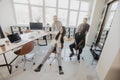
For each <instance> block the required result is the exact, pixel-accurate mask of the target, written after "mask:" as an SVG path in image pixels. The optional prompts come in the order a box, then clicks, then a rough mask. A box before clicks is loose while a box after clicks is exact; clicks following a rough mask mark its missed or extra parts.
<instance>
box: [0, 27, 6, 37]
mask: <svg viewBox="0 0 120 80" xmlns="http://www.w3.org/2000/svg"><path fill="white" fill-rule="evenodd" d="M1 38H5V36H4V34H3V31H2V28H1V26H0V39H1Z"/></svg>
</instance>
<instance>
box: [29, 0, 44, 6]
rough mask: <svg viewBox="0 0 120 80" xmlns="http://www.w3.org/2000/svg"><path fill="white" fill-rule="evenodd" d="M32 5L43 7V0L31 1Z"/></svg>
mask: <svg viewBox="0 0 120 80" xmlns="http://www.w3.org/2000/svg"><path fill="white" fill-rule="evenodd" d="M30 4H33V5H43V0H30Z"/></svg>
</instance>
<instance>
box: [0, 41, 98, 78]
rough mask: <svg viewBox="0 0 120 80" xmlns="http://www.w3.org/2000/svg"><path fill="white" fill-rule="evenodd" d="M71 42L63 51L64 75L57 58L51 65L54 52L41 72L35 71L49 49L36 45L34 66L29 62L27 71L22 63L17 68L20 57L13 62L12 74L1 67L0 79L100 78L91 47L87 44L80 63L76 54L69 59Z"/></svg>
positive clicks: (67, 43)
mask: <svg viewBox="0 0 120 80" xmlns="http://www.w3.org/2000/svg"><path fill="white" fill-rule="evenodd" d="M70 43H71V42H66V44H65V46H64V49H63V51H62V56H63V60H62V65H63V71H64V75H59V74H58V65H57V61H56V60H54V61H53V63H52V65H51V66H50V65H49V64H50V62H51V60H52V59H53V56H54V54H52V55H51V58H50V59H48V60H47V62H46V63H45V65H44V66H43V68H42V70H41V72H37V73H36V72H34V71H33V70H34V69H35V68H36V67H37V66H38V65H39V63H40V61H41V59H42V57H43V56H44V55H45V53H46V52H47V49H48V46H47V47H46V46H40V47H39V46H36V47H35V51H36V55H35V60H34V61H35V62H36V65H34V66H32V64H31V63H29V62H28V63H27V64H26V67H27V70H26V71H23V69H22V66H23V65H22V64H21V65H20V66H19V68H17V69H16V68H15V65H16V63H17V62H18V61H19V60H20V58H19V59H17V60H16V62H15V63H14V64H13V72H12V74H11V75H10V74H9V73H8V71H7V68H6V67H2V68H0V80H98V79H97V74H96V71H95V67H96V65H95V64H96V63H94V65H91V63H92V60H93V58H92V55H91V54H90V51H89V47H87V46H86V47H85V48H84V50H83V52H82V55H81V56H82V57H83V58H84V60H83V59H82V58H81V61H80V63H78V62H77V60H76V56H74V57H73V58H72V60H71V61H70V60H69V57H68V56H69V53H70V50H69V47H68V45H69V44H70ZM11 54H13V53H11ZM0 56H1V55H0ZM12 56H14V55H12Z"/></svg>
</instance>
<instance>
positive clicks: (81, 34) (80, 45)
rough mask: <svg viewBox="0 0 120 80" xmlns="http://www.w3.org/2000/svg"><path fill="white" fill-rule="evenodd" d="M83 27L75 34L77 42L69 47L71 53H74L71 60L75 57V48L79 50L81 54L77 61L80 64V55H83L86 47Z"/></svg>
mask: <svg viewBox="0 0 120 80" xmlns="http://www.w3.org/2000/svg"><path fill="white" fill-rule="evenodd" d="M82 30H83V26H81V27H79V29H78V32H77V33H75V41H74V43H72V44H70V45H69V48H70V51H71V52H72V53H71V54H70V56H69V57H70V58H71V57H72V56H73V55H74V51H73V48H74V49H75V50H79V53H78V54H77V60H78V61H79V62H80V54H81V53H82V50H83V48H84V46H85V33H84V32H82Z"/></svg>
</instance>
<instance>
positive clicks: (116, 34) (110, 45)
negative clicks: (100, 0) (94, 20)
mask: <svg viewBox="0 0 120 80" xmlns="http://www.w3.org/2000/svg"><path fill="white" fill-rule="evenodd" d="M119 49H120V3H119V6H118V8H117V12H116V13H115V16H114V18H113V23H112V25H111V29H110V32H109V34H108V37H107V39H106V43H105V46H104V48H103V51H102V53H101V56H100V60H99V62H98V65H97V68H96V70H97V73H98V76H99V78H100V80H105V77H106V75H107V74H108V71H109V70H110V68H111V66H112V64H113V62H114V61H115V58H116V56H117V55H118V53H119ZM119 64H120V61H119Z"/></svg>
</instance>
